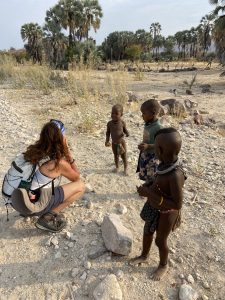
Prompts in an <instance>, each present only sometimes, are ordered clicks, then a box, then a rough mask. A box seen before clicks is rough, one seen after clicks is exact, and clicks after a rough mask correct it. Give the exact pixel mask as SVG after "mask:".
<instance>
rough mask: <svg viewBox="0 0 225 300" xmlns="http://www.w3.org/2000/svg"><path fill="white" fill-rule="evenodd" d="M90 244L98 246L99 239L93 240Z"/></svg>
mask: <svg viewBox="0 0 225 300" xmlns="http://www.w3.org/2000/svg"><path fill="white" fill-rule="evenodd" d="M90 245H91V246H97V245H98V241H92V242H91V244H90Z"/></svg>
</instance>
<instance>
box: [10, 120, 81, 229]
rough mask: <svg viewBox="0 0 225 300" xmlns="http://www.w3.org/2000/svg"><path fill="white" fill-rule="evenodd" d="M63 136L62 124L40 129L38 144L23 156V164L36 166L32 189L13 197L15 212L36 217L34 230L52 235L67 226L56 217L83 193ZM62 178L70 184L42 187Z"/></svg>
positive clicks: (54, 123)
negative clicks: (26, 162) (25, 162)
mask: <svg viewBox="0 0 225 300" xmlns="http://www.w3.org/2000/svg"><path fill="white" fill-rule="evenodd" d="M64 133H65V128H64V125H63V123H62V122H61V121H58V120H51V121H50V122H48V123H47V124H45V125H44V126H43V128H42V130H41V133H40V138H39V140H38V141H36V142H35V143H34V144H33V145H30V146H29V147H28V148H27V150H26V152H25V153H24V159H25V161H28V162H30V163H31V164H33V165H36V171H35V173H34V176H33V179H32V183H31V186H30V188H29V189H28V190H26V189H23V188H20V189H16V190H15V192H14V193H13V195H12V204H13V206H14V208H15V209H16V210H18V211H19V212H21V213H22V214H23V215H29V214H34V215H38V216H39V218H38V220H37V222H36V224H35V225H36V227H37V228H39V229H43V230H47V231H51V232H58V231H61V230H62V229H63V228H64V227H65V226H66V221H65V219H64V218H63V217H62V216H60V215H59V213H60V212H61V211H62V210H63V209H64V208H66V207H67V206H69V205H70V204H71V203H73V202H74V201H75V200H77V199H79V198H80V197H81V196H82V194H83V193H84V190H85V188H84V183H83V182H82V181H81V180H80V173H79V171H78V169H77V166H76V164H75V160H74V158H73V157H72V155H71V152H70V150H69V147H68V143H67V138H66V137H65V134H64ZM61 176H63V177H65V178H66V179H68V181H69V182H68V183H66V184H63V185H61V186H57V187H54V185H52V187H48V188H47V187H45V186H46V185H48V184H50V183H51V182H53V180H54V179H56V178H59V177H61ZM21 200H22V201H21Z"/></svg>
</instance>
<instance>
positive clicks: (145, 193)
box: [137, 185, 149, 197]
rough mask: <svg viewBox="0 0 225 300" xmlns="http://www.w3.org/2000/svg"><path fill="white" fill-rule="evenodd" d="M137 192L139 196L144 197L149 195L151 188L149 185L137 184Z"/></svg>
mask: <svg viewBox="0 0 225 300" xmlns="http://www.w3.org/2000/svg"><path fill="white" fill-rule="evenodd" d="M137 192H138V194H139V196H142V197H148V195H149V188H148V187H147V186H144V185H141V186H139V187H138V186H137Z"/></svg>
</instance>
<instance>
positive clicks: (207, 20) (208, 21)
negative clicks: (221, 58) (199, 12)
mask: <svg viewBox="0 0 225 300" xmlns="http://www.w3.org/2000/svg"><path fill="white" fill-rule="evenodd" d="M213 19H214V16H213V14H210V15H205V16H204V17H202V19H201V21H200V25H199V28H198V29H199V42H200V46H201V47H202V49H203V57H205V54H206V52H207V51H208V49H209V47H210V46H211V33H212V28H213Z"/></svg>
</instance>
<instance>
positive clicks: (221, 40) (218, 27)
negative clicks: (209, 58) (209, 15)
mask: <svg viewBox="0 0 225 300" xmlns="http://www.w3.org/2000/svg"><path fill="white" fill-rule="evenodd" d="M209 2H210V3H211V4H213V5H216V8H215V9H214V11H213V13H214V15H215V17H216V19H215V22H214V28H213V39H214V41H215V44H216V49H217V54H218V57H219V59H220V61H221V63H222V64H223V65H224V64H225V15H224V12H225V1H224V0H210V1H209ZM221 14H222V15H221Z"/></svg>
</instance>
